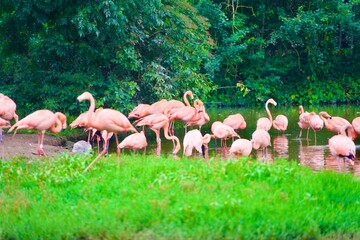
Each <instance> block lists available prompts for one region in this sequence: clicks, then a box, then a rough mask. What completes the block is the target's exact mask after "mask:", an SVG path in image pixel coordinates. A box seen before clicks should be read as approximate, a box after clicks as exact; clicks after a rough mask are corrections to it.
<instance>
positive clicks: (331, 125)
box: [319, 112, 355, 139]
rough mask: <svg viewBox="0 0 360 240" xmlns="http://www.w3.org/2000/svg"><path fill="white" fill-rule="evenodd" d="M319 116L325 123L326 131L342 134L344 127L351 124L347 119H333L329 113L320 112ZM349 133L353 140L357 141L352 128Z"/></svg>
mask: <svg viewBox="0 0 360 240" xmlns="http://www.w3.org/2000/svg"><path fill="white" fill-rule="evenodd" d="M319 116H320V117H321V119H322V120H323V121H324V123H325V127H326V129H327V130H328V131H330V132H336V133H338V134H340V131H341V128H342V126H344V125H349V124H350V122H349V121H348V120H346V119H345V118H342V117H333V116H330V115H329V114H328V113H327V112H320V113H319ZM350 125H351V124H350ZM348 133H349V135H350V137H351V138H352V139H355V131H354V129H353V127H352V126H351V128H349V129H348Z"/></svg>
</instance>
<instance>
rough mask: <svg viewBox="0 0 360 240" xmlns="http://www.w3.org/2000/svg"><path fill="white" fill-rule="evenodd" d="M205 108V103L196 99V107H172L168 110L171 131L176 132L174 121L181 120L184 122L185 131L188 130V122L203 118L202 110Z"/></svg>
mask: <svg viewBox="0 0 360 240" xmlns="http://www.w3.org/2000/svg"><path fill="white" fill-rule="evenodd" d="M203 110H204V103H203V102H202V101H201V100H199V99H196V100H195V101H194V107H192V106H184V107H179V108H172V109H170V110H169V111H168V115H169V120H170V126H171V127H170V132H171V134H172V135H173V134H174V121H175V120H180V121H182V122H184V128H185V133H186V132H187V125H186V124H187V123H188V122H195V121H198V120H199V119H201V112H202V111H203Z"/></svg>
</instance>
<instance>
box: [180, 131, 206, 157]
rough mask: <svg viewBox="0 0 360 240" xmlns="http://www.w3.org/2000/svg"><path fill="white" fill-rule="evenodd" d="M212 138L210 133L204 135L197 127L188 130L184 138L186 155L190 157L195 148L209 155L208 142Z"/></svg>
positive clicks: (204, 154)
mask: <svg viewBox="0 0 360 240" xmlns="http://www.w3.org/2000/svg"><path fill="white" fill-rule="evenodd" d="M210 140H211V136H210V134H205V135H204V136H203V135H202V134H201V132H200V131H199V130H197V129H193V130H190V131H188V132H187V133H186V134H185V136H184V140H183V146H184V152H183V154H185V156H187V157H189V156H191V155H192V153H193V150H194V148H195V149H196V150H197V151H198V152H199V153H201V154H202V155H203V157H205V156H206V155H207V150H208V144H209V142H210Z"/></svg>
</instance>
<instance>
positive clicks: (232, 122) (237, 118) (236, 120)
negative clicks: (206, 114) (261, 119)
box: [223, 113, 246, 131]
mask: <svg viewBox="0 0 360 240" xmlns="http://www.w3.org/2000/svg"><path fill="white" fill-rule="evenodd" d="M223 123H224V124H226V125H228V126H230V127H232V128H233V129H234V130H235V131H236V130H237V129H241V130H243V129H245V128H246V121H245V119H244V117H243V116H242V115H241V114H240V113H236V114H231V115H229V116H227V117H226V118H225V119H224V121H223Z"/></svg>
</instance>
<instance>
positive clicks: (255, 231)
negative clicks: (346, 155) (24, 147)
mask: <svg viewBox="0 0 360 240" xmlns="http://www.w3.org/2000/svg"><path fill="white" fill-rule="evenodd" d="M48 160H49V161H43V165H42V166H39V165H38V163H37V162H33V163H31V164H29V163H27V162H26V161H27V160H26V159H13V160H11V161H7V162H2V163H1V164H0V178H1V181H0V202H1V204H2V208H1V210H0V212H1V214H0V223H1V225H0V238H15V239H18V238H27V239H29V238H31V239H34V238H52V239H60V238H86V239H88V238H106V239H108V238H111V239H118V238H126V239H133V238H155V239H168V238H181V239H189V238H192V239H194V238H195V239H199V238H201V239H207V238H216V239H220V238H221V239H224V238H226V239H229V238H232V239H233V238H241V239H254V238H256V239H259V238H262V239H269V238H275V239H279V238H280V239H282V238H291V239H292V238H313V239H318V238H349V237H350V236H351V237H353V238H358V237H359V234H360V233H359V229H360V228H359V227H360V226H359V223H360V221H359V219H360V216H359V211H358V210H359V200H358V192H359V190H360V189H359V184H358V181H359V180H358V179H357V178H356V177H354V176H352V175H345V174H340V173H335V172H326V171H324V172H321V171H320V172H317V173H316V174H314V173H313V172H312V171H311V170H310V169H308V168H304V167H301V166H298V165H297V164H296V163H292V162H287V161H282V160H276V163H275V164H274V165H267V164H264V163H260V162H258V161H253V160H252V159H247V158H243V159H241V160H228V161H219V160H218V159H214V158H212V159H210V160H209V161H201V160H196V159H192V160H189V159H186V158H182V159H176V160H175V159H173V158H168V157H151V156H147V157H141V156H139V155H138V154H134V155H122V165H121V167H120V169H119V168H117V167H116V165H117V163H116V158H115V157H112V156H110V157H108V158H107V159H103V158H102V159H101V160H99V161H98V162H97V163H96V164H94V166H93V167H92V168H91V169H90V171H89V172H88V173H86V174H84V173H83V172H82V171H83V170H84V168H85V166H86V165H87V164H89V163H90V161H91V160H92V157H80V156H77V155H66V154H65V155H62V156H59V157H58V158H55V159H48ZM294 209H296V211H294ZM49 216H51V217H49Z"/></svg>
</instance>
